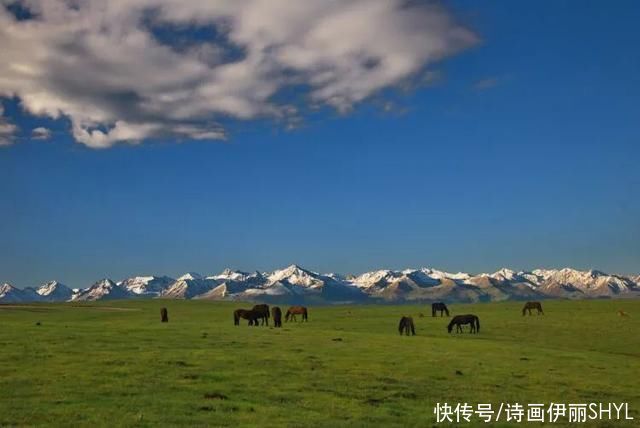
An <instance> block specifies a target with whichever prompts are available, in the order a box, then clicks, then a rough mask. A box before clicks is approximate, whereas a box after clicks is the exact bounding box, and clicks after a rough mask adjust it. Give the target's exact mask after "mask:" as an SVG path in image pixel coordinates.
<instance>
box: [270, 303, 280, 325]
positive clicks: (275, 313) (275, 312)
mask: <svg viewBox="0 0 640 428" xmlns="http://www.w3.org/2000/svg"><path fill="white" fill-rule="evenodd" d="M271 317H272V318H273V326H274V327H282V310H281V309H280V308H279V307H278V306H274V307H273V308H271Z"/></svg>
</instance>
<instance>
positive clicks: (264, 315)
mask: <svg viewBox="0 0 640 428" xmlns="http://www.w3.org/2000/svg"><path fill="white" fill-rule="evenodd" d="M251 310H252V311H253V312H255V313H257V314H259V318H260V320H262V325H265V324H266V325H269V305H255V306H254V307H253V309H251Z"/></svg>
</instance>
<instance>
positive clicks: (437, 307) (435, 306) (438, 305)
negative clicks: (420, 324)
mask: <svg viewBox="0 0 640 428" xmlns="http://www.w3.org/2000/svg"><path fill="white" fill-rule="evenodd" d="M438 311H440V316H442V313H443V312H444V313H445V314H447V316H449V309H447V305H445V304H444V303H442V302H435V303H432V304H431V316H432V317H435V316H436V312H438Z"/></svg>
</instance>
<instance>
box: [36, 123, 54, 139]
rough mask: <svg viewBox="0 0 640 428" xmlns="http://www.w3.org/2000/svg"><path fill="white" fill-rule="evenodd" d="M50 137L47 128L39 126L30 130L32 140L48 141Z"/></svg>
mask: <svg viewBox="0 0 640 428" xmlns="http://www.w3.org/2000/svg"><path fill="white" fill-rule="evenodd" d="M50 137H51V131H50V130H49V129H48V128H43V127H42V126H39V127H37V128H33V129H32V130H31V139H32V140H48V139H49V138H50Z"/></svg>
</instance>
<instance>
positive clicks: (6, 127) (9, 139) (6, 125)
mask: <svg viewBox="0 0 640 428" xmlns="http://www.w3.org/2000/svg"><path fill="white" fill-rule="evenodd" d="M3 116H4V107H3V106H2V104H0V147H2V146H9V145H11V144H13V143H14V137H15V136H14V134H15V133H16V132H18V127H17V126H16V125H14V124H13V123H11V122H9V120H8V119H7V118H5V117H3Z"/></svg>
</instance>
